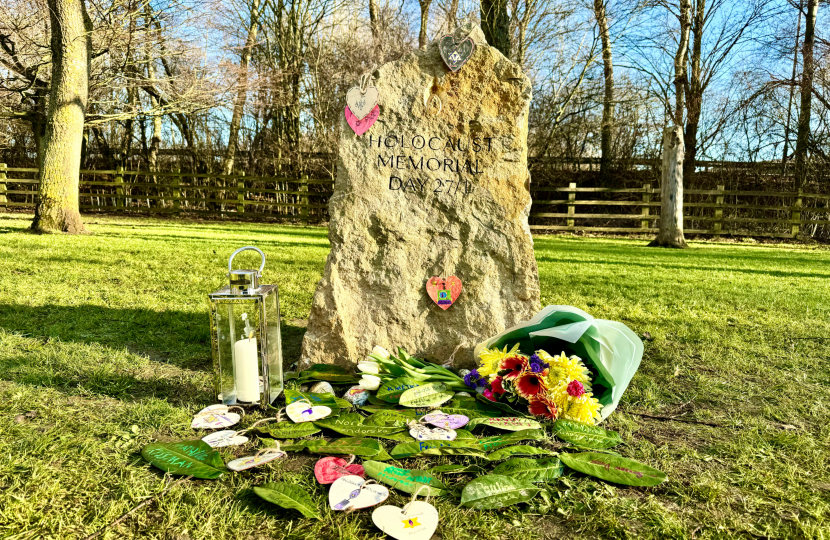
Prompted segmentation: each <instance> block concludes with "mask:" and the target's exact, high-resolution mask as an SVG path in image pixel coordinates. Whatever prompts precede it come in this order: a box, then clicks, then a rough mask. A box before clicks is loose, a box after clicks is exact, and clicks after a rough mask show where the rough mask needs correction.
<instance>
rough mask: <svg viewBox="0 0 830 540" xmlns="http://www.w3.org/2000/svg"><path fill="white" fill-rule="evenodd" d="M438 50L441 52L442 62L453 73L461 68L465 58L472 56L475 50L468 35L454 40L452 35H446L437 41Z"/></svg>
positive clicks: (465, 61) (474, 45)
mask: <svg viewBox="0 0 830 540" xmlns="http://www.w3.org/2000/svg"><path fill="white" fill-rule="evenodd" d="M438 50H439V51H440V52H441V58H443V59H444V63H445V64H447V67H448V68H450V71H452V72H453V73H454V72H456V71H458V70H459V69H461V68H462V66H464V64H466V63H467V60H469V59H470V57H472V56H473V53H474V52H476V44H475V43H474V42H473V40H472V38H470V37H467V38H465V39H462V40H461V41H456V39H455V38H454V37H453V36H451V35H446V36H444V37H442V38H441V41H439V42H438Z"/></svg>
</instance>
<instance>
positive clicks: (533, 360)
mask: <svg viewBox="0 0 830 540" xmlns="http://www.w3.org/2000/svg"><path fill="white" fill-rule="evenodd" d="M548 367H549V366H548V363H547V362H545V361H544V360H542V359H541V358H539V355H538V354H534V355H532V356H531V357H530V371H532V372H533V373H541V372H543V371H545V369H547V368H548Z"/></svg>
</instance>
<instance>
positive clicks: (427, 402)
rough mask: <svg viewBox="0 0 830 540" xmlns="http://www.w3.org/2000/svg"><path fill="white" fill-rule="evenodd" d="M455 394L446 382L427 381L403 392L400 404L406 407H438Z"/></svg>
mask: <svg viewBox="0 0 830 540" xmlns="http://www.w3.org/2000/svg"><path fill="white" fill-rule="evenodd" d="M454 395H455V393H454V392H453V391H451V390H449V387H448V386H447V385H446V384H444V383H441V382H433V383H426V384H422V385H421V386H418V387H416V388H410V389H409V390H406V391H405V392H404V393H403V394H401V397H400V404H401V405H403V406H404V407H437V406H438V405H441V404H442V403H446V402H447V401H449V400H451V399H452V397H453V396H454Z"/></svg>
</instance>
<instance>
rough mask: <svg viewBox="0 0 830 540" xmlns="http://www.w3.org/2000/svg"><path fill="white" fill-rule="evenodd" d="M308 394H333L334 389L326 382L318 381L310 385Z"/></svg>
mask: <svg viewBox="0 0 830 540" xmlns="http://www.w3.org/2000/svg"><path fill="white" fill-rule="evenodd" d="M309 391H310V392H312V393H314V394H334V388H332V386H331V384H330V383H327V382H326V381H320V382H317V383H314V384H312V385H311V390H309Z"/></svg>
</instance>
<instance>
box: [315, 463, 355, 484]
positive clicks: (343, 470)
mask: <svg viewBox="0 0 830 540" xmlns="http://www.w3.org/2000/svg"><path fill="white" fill-rule="evenodd" d="M352 457H354V456H352ZM344 476H359V477H361V478H365V477H366V471H364V470H363V465H361V464H360V463H351V462H348V461H346V460H345V459H343V458H339V457H335V456H329V457H324V458H322V459H320V460H319V461H317V463H315V464H314V477H315V478H317V481H318V482H320V483H321V484H331V483H332V482H334V481H335V480H338V479H340V478H342V477H344Z"/></svg>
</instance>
